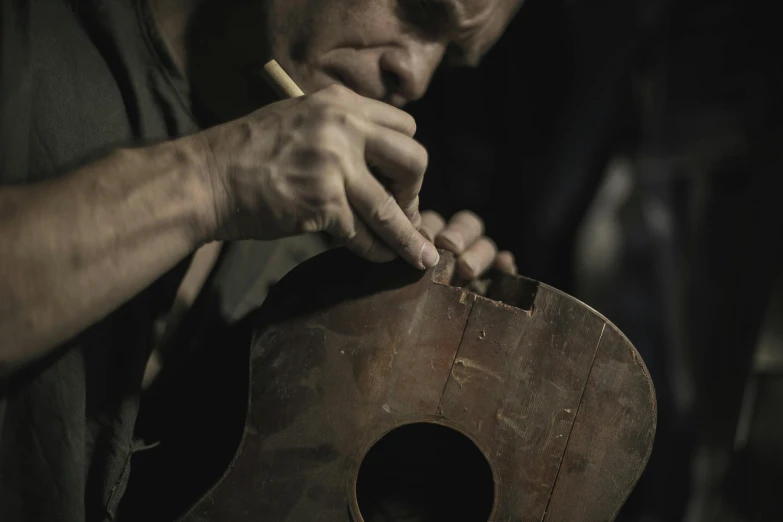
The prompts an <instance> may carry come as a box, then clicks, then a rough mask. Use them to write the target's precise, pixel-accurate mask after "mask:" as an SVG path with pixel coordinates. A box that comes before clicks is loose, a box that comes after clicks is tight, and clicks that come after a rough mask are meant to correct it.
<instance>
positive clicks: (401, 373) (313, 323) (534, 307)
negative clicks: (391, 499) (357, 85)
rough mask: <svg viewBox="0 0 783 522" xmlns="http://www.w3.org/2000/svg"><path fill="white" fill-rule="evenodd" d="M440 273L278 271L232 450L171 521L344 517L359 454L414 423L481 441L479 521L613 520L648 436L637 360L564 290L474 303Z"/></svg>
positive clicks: (342, 258) (348, 261)
mask: <svg viewBox="0 0 783 522" xmlns="http://www.w3.org/2000/svg"><path fill="white" fill-rule="evenodd" d="M452 266H453V259H452V258H451V257H450V256H448V255H445V254H444V255H442V264H441V266H439V267H438V268H436V269H435V270H432V271H428V272H426V273H421V272H416V271H414V270H412V269H410V268H408V267H406V266H404V265H402V264H401V263H389V264H383V265H378V264H372V263H367V262H364V261H361V260H359V259H358V258H355V256H352V255H351V254H348V253H347V252H345V251H341V250H335V251H331V252H328V253H326V254H322V255H321V256H318V257H316V258H314V259H312V260H310V261H308V262H306V263H304V264H303V265H301V266H300V267H298V268H297V269H295V270H294V271H292V272H291V273H290V274H289V275H288V276H286V277H285V278H284V279H283V280H282V281H281V282H280V283H279V284H278V285H277V286H276V287H275V288H274V289H273V291H272V292H271V293H270V295H269V297H268V298H267V301H266V303H265V304H264V307H263V309H262V314H261V316H260V317H261V318H260V322H259V325H258V330H257V333H256V335H255V338H254V342H253V346H252V350H251V357H250V358H251V361H250V362H251V376H250V388H249V390H250V392H249V401H248V413H247V419H246V427H245V434H244V437H243V440H242V442H241V445H240V447H239V448H238V450H237V454H236V457H235V458H234V461H233V463H232V465H231V467H230V468H229V469H228V470H227V472H226V474H225V475H224V476H223V478H222V479H221V480H220V481H219V482H218V483H217V484H216V486H215V487H214V488H213V489H212V490H211V491H210V492H208V493H207V495H205V497H204V498H203V499H202V500H201V501H199V502H198V503H197V504H196V505H195V506H194V507H193V508H192V509H191V510H190V512H189V513H188V514H187V515H185V516H184V518H183V520H186V521H189V522H206V521H208V522H218V521H221V522H222V521H227V520H230V521H251V520H254V521H255V520H265V521H270V522H277V521H279V522H284V521H285V522H295V521H308V522H309V521H314V520H319V521H324V522H331V521H335V522H336V521H346V522H348V521H350V520H354V521H356V522H360V521H362V518H361V514H360V512H359V509H358V505H357V501H356V497H355V479H356V473H357V469H358V466H359V463H360V462H361V459H362V456H363V455H364V453H365V452H366V451H367V450H368V449H369V448H370V447H371V446H372V443H373V441H376V440H378V439H379V438H380V437H381V436H383V435H384V434H385V433H387V432H389V431H390V430H392V429H393V428H395V427H397V426H400V425H403V424H406V423H411V422H416V421H426V422H432V423H442V424H445V425H448V426H450V427H453V428H455V429H457V430H459V431H461V432H462V433H463V434H465V435H466V436H468V437H469V438H470V439H471V440H472V441H474V442H475V444H476V446H477V447H478V448H480V449H481V451H482V452H483V453H484V456H485V457H486V459H487V461H488V463H489V464H490V466H491V468H492V471H493V475H494V481H495V485H494V487H495V501H494V506H493V509H492V515H491V517H490V519H491V520H493V521H495V520H496V521H501V520H502V521H520V522H521V521H536V522H538V521H541V520H558V521H560V520H562V521H566V520H567V521H605V520H611V519H613V518H614V516H615V515H616V513H617V511H618V510H619V508H620V507H621V506H622V504H623V502H624V501H625V499H626V498H627V496H628V494H629V493H630V491H631V490H632V488H633V486H634V485H635V483H636V481H637V480H638V478H639V476H640V474H641V473H642V471H643V469H644V466H645V464H646V461H647V458H648V456H649V452H650V449H651V447H652V439H653V436H654V431H655V418H656V411H655V395H654V390H653V387H652V383H651V381H650V379H649V375H648V374H647V370H646V368H645V367H644V364H643V362H642V361H641V359H640V358H639V356H638V353H637V352H636V351H635V349H634V348H633V346H632V345H631V344H630V343H629V342H628V340H627V339H625V338H624V336H623V335H622V334H621V333H620V332H619V331H618V330H617V329H616V328H615V327H614V326H613V325H612V324H611V323H609V322H608V321H607V320H606V319H605V318H603V317H602V316H600V315H599V314H597V313H596V312H595V311H593V310H591V309H590V308H589V307H587V306H585V305H583V304H582V303H580V302H579V301H577V300H575V299H573V298H572V297H570V296H567V295H566V294H563V293H562V292H559V291H557V290H555V289H553V288H550V287H548V286H546V285H543V284H538V283H536V282H533V281H531V280H529V279H525V278H521V277H510V276H503V277H501V278H498V279H497V280H496V281H495V282H494V283H493V285H492V287H491V288H490V289H489V292H488V295H489V296H491V297H493V298H494V299H489V298H486V297H482V296H478V295H475V294H473V293H471V292H469V291H467V290H464V289H461V288H457V287H452V286H449V285H447V284H444V282H445V281H447V280H448V274H449V273H450V271H451V268H452ZM324 273H327V274H330V277H329V278H328V279H324V278H323V277H322V276H321V274H324ZM465 522H472V521H465Z"/></svg>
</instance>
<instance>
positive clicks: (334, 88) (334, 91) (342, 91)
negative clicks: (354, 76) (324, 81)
mask: <svg viewBox="0 0 783 522" xmlns="http://www.w3.org/2000/svg"><path fill="white" fill-rule="evenodd" d="M321 92H323V93H324V95H325V96H327V97H329V98H333V99H338V100H343V99H346V98H348V97H349V96H350V95H351V94H353V91H351V90H350V89H349V88H348V87H346V86H345V85H341V84H339V83H335V84H332V85H330V86H329V87H326V88H325V89H323V90H322V91H321Z"/></svg>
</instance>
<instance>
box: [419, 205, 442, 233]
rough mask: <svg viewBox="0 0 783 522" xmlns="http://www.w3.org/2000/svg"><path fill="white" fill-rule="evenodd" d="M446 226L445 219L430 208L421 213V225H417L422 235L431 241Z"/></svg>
mask: <svg viewBox="0 0 783 522" xmlns="http://www.w3.org/2000/svg"><path fill="white" fill-rule="evenodd" d="M445 226H446V220H445V219H443V217H442V216H441V215H440V214H438V213H437V212H433V211H432V210H425V211H424V212H422V213H421V225H419V232H421V233H422V234H424V237H426V238H427V239H429V240H430V241H433V240H434V239H435V237H437V235H438V234H439V233H440V231H441V230H443V227H445Z"/></svg>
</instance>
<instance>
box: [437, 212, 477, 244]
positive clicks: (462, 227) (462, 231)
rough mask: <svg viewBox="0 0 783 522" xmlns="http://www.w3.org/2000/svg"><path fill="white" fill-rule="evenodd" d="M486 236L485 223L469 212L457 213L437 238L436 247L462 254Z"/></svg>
mask: <svg viewBox="0 0 783 522" xmlns="http://www.w3.org/2000/svg"><path fill="white" fill-rule="evenodd" d="M483 234H484V222H483V221H482V220H481V218H480V217H478V216H477V215H476V214H474V213H473V212H471V211H469V210H463V211H461V212H457V213H456V214H454V216H453V217H452V218H451V219H450V220H449V223H448V225H446V228H445V229H443V230H442V231H441V233H440V234H439V235H438V237H436V238H435V245H436V246H437V247H439V248H443V249H446V250H449V251H450V252H453V253H455V254H457V255H459V254H461V253H462V252H464V251H465V250H467V249H468V248H470V246H471V245H473V243H475V242H476V241H477V240H478V239H479V238H480V237H481V236H482V235H483Z"/></svg>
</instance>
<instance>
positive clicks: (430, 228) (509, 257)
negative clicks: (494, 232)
mask: <svg viewBox="0 0 783 522" xmlns="http://www.w3.org/2000/svg"><path fill="white" fill-rule="evenodd" d="M419 230H420V231H421V233H422V234H423V235H424V236H425V237H427V238H428V239H429V240H430V241H433V242H434V243H435V246H436V247H438V248H442V249H444V250H448V251H449V252H452V253H453V254H454V255H455V256H456V257H457V276H459V278H461V279H462V280H463V282H464V284H469V283H470V282H472V281H475V280H477V279H479V278H480V277H481V276H482V275H483V274H484V273H485V272H487V271H488V270H490V269H493V268H494V269H497V270H499V271H501V272H505V273H507V274H516V273H517V266H516V263H515V261H514V255H513V254H512V253H511V252H508V251H505V250H503V251H498V248H497V246H496V245H495V242H494V241H492V240H491V239H490V238H488V237H487V236H485V235H484V222H483V221H482V220H481V218H480V217H478V216H477V215H476V214H474V213H473V212H471V211H469V210H463V211H460V212H457V213H456V214H454V216H452V218H451V219H450V220H449V222H448V223H446V221H445V220H444V219H443V217H441V215H440V214H438V213H437V212H433V211H431V210H427V211H424V212H422V213H421V225H420V226H419Z"/></svg>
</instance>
